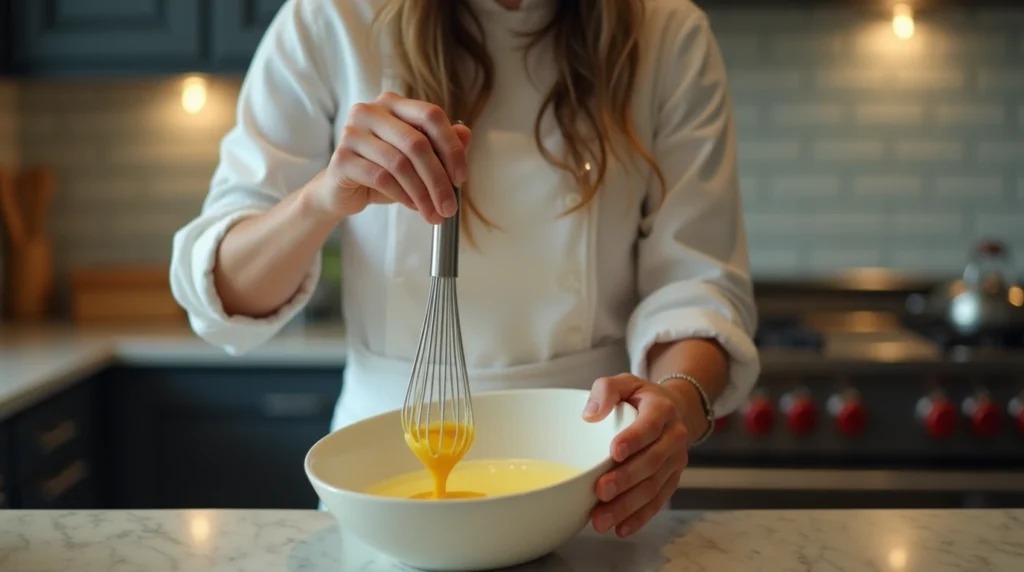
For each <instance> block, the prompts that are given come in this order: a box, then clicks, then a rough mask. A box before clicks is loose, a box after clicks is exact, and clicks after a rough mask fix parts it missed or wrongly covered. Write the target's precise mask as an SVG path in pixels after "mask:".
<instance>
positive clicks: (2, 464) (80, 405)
mask: <svg viewBox="0 0 1024 572" xmlns="http://www.w3.org/2000/svg"><path fill="white" fill-rule="evenodd" d="M93 381H94V380H87V381H85V382H83V383H81V384H79V385H77V386H75V387H74V388H72V389H69V390H67V391H65V392H63V393H61V394H58V395H56V396H54V397H51V398H50V399H48V400H46V401H43V402H42V403H39V404H37V405H35V406H33V407H31V408H29V409H27V410H26V411H23V412H21V413H18V414H17V415H16V416H14V417H12V418H11V419H8V420H7V421H6V422H4V424H3V426H2V427H0V494H2V495H3V496H2V497H0V506H9V507H12V508H31V509H57V508H60V509H84V508H97V507H98V506H99V505H100V499H99V496H98V491H99V487H98V482H99V477H98V473H99V467H98V462H97V454H96V434H95V420H94V417H93V413H94V402H93V390H94V387H95V386H94V385H93Z"/></svg>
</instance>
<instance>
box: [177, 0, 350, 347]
mask: <svg viewBox="0 0 1024 572" xmlns="http://www.w3.org/2000/svg"><path fill="white" fill-rule="evenodd" d="M319 4H320V2H315V1H306V0H288V1H286V2H285V3H284V5H283V6H282V8H281V9H280V11H279V12H278V13H277V15H276V16H275V18H274V20H273V21H272V23H271V24H270V26H269V27H268V28H267V31H266V33H265V34H264V36H263V39H262V40H261V42H260V44H259V46H258V48H257V49H256V52H255V55H254V57H253V59H252V62H251V64H250V67H249V70H248V73H247V74H246V77H245V79H244V80H243V82H242V86H241V90H240V93H239V97H238V106H237V111H236V113H237V117H236V123H235V125H234V127H233V128H232V129H231V130H230V131H229V132H228V133H227V134H226V135H225V136H224V138H223V140H222V141H221V146H220V161H219V164H218V165H217V168H216V170H215V172H214V174H213V177H212V180H211V183H210V189H209V193H208V194H207V197H206V199H205V201H204V203H203V205H202V210H201V212H200V214H199V215H198V216H197V217H196V218H195V219H193V220H192V221H191V222H189V223H188V224H187V225H185V226H184V227H183V228H181V229H180V230H179V231H178V232H177V233H176V234H175V235H174V240H173V244H172V251H171V265H170V281H171V290H172V292H173V294H174V297H175V299H176V300H177V301H178V303H179V304H180V305H181V306H182V307H183V308H184V309H185V310H186V311H187V313H188V316H189V321H190V323H191V325H192V328H193V330H195V332H196V334H198V335H199V336H200V337H202V338H203V339H205V340H207V341H208V342H210V343H212V344H214V345H216V346H219V347H221V348H223V349H224V350H225V351H227V352H228V353H230V354H241V353H244V352H246V351H249V350H251V349H252V348H254V347H256V346H258V345H260V344H262V343H263V342H265V341H266V340H268V339H269V338H271V337H272V336H273V335H274V334H276V333H277V332H278V331H279V330H280V329H281V328H282V327H283V326H284V324H285V323H287V322H288V321H289V320H291V319H292V318H293V317H294V316H295V315H296V314H297V313H298V312H299V311H300V310H301V309H302V307H303V306H304V305H305V304H306V303H307V302H308V300H309V298H310V297H311V295H312V293H313V290H314V288H315V284H316V282H317V280H318V279H319V274H320V263H319V259H318V260H317V261H316V262H314V264H313V265H312V266H311V267H310V269H309V271H308V273H307V276H306V278H305V279H304V281H303V283H302V286H301V287H300V289H299V291H298V292H297V293H296V294H295V296H294V297H293V298H292V299H291V300H290V301H289V302H288V303H287V304H285V305H284V306H282V307H281V308H279V309H278V311H276V312H275V313H274V314H273V315H270V316H265V317H260V318H252V317H247V316H231V315H228V314H226V313H225V311H224V308H223V304H222V303H221V301H220V298H219V297H218V295H217V290H216V288H215V286H214V281H213V268H214V265H215V263H216V259H217V250H218V247H219V245H220V242H221V240H222V239H223V238H224V235H225V234H226V233H227V232H228V230H229V229H230V228H231V227H232V226H233V225H234V224H235V223H237V222H239V221H240V220H242V219H244V218H246V217H250V216H253V215H257V214H259V213H262V212H265V211H267V210H268V209H270V208H271V207H273V206H274V205H275V204H277V203H278V202H280V201H281V200H282V199H284V198H285V197H286V196H287V195H288V193H290V192H292V191H294V190H296V189H299V188H301V187H302V186H303V185H304V184H305V183H307V182H308V181H309V180H310V179H312V178H313V177H314V176H315V175H316V174H317V173H318V172H319V171H321V170H322V169H323V168H324V167H326V166H327V163H328V161H329V160H330V156H331V141H332V122H333V116H334V114H335V102H334V98H333V96H332V94H331V91H330V90H329V89H328V88H327V86H328V85H330V83H329V81H328V80H327V78H326V76H325V65H324V63H323V62H321V61H320V60H319V56H318V51H317V50H323V49H325V46H323V45H319V46H318V45H317V44H318V42H320V38H319V37H318V36H322V34H320V30H319V29H318V28H317V26H318V24H317V21H318V14H316V13H315V12H317V11H318V9H319ZM321 17H322V16H321Z"/></svg>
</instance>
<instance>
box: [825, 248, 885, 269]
mask: <svg viewBox="0 0 1024 572" xmlns="http://www.w3.org/2000/svg"><path fill="white" fill-rule="evenodd" d="M810 258H811V262H810V263H811V266H812V267H814V268H822V269H830V270H835V269H841V268H857V267H864V266H878V265H879V264H881V261H882V255H881V252H879V251H878V250H876V249H846V248H835V249H818V250H813V251H811V257H810Z"/></svg>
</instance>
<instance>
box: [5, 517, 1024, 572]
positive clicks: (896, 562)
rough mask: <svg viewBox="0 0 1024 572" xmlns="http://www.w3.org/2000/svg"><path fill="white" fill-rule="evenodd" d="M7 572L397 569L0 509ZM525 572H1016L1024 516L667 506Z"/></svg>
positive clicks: (586, 537) (291, 534) (263, 544)
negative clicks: (620, 532) (619, 533)
mask: <svg viewBox="0 0 1024 572" xmlns="http://www.w3.org/2000/svg"><path fill="white" fill-rule="evenodd" d="M0 570H4V571H5V572H58V571H59V572H65V571H70V570H75V571H78V572H101V571H102V572H136V571H147V572H161V571H179V570H180V571H188V572H206V571H211V572H212V571H217V572H236V571H237V572H243V571H244V572H298V571H303V572H336V571H345V572H348V571H362V572H374V571H379V572H383V571H402V570H409V568H407V567H404V566H400V565H398V564H396V563H394V562H393V561H391V560H389V559H388V558H386V557H384V556H382V555H380V554H378V553H376V552H374V551H372V550H370V549H368V548H366V547H364V546H363V545H362V544H360V543H359V542H358V541H356V540H355V539H354V538H352V537H350V536H348V535H347V534H344V533H343V532H341V531H339V530H338V528H337V526H336V524H335V521H334V519H333V518H331V516H330V515H329V514H327V513H324V512H317V511H242V510H238V511H217V510H188V511H135V512H121V511H79V512H57V511H0ZM514 570H516V571H518V572H570V571H571V572H612V571H615V572H655V571H657V572H669V571H671V572H689V571H693V572H698V571H701V572H703V571H716V572H718V571H722V572H726V571H728V572H748V571H749V572H760V571H764V572H769V571H770V572H786V571H791V570H792V571H796V570H801V571H812V572H862V571H863V572H868V571H871V572H878V571H893V572H901V571H908V572H918V571H920V572H976V571H977V572H980V571H985V572H1020V570H1024V511H998V510H958V511H943V510H932V511H889V510H877V511H752V512H742V511H741V512H711V513H698V512H677V511H664V512H662V513H661V514H660V515H659V516H658V517H657V518H656V520H654V521H652V523H651V524H650V525H648V526H647V527H646V528H645V529H643V530H642V531H641V532H640V533H638V534H637V535H635V536H633V537H631V538H630V539H626V540H620V539H616V538H615V537H613V536H599V535H597V534H595V533H594V532H593V531H592V530H590V529H589V528H588V529H587V530H586V531H584V532H583V533H581V534H580V535H579V536H577V537H576V538H575V539H573V540H572V541H570V542H569V543H568V544H566V545H565V546H563V547H562V548H561V549H559V550H558V551H556V552H555V553H553V554H551V555H549V556H547V557H545V558H542V559H541V560H538V561H536V562H533V563H530V564H526V565H523V566H520V567H517V568H515V569H514Z"/></svg>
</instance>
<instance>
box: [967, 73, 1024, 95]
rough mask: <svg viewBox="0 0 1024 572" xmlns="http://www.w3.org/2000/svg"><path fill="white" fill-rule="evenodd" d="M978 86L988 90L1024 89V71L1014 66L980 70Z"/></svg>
mask: <svg viewBox="0 0 1024 572" xmlns="http://www.w3.org/2000/svg"><path fill="white" fill-rule="evenodd" d="M978 87H979V88H980V89H982V90H986V91H988V90H1008V89H1013V90H1017V89H1024V71H1022V70H1019V69H1012V68H1000V69H982V70H978Z"/></svg>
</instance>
